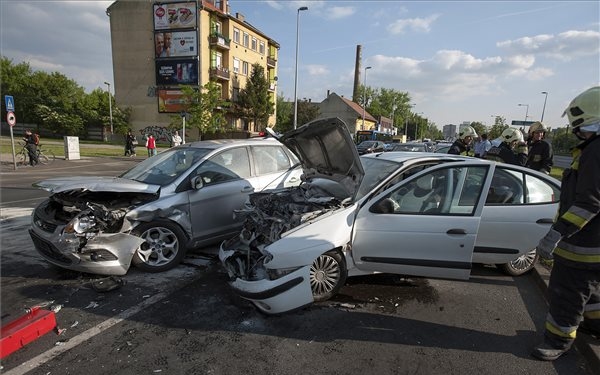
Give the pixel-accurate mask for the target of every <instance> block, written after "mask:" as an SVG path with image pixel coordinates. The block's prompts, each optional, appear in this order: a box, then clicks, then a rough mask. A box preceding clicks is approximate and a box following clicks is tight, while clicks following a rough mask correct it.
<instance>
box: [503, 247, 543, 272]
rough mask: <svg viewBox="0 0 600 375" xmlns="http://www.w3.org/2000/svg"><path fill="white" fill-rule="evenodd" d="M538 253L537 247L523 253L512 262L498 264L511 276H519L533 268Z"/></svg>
mask: <svg viewBox="0 0 600 375" xmlns="http://www.w3.org/2000/svg"><path fill="white" fill-rule="evenodd" d="M537 258H538V254H537V251H536V250H535V249H533V250H531V251H530V252H528V253H527V254H523V255H521V256H520V257H518V258H517V259H515V260H513V261H512V262H508V263H505V264H500V265H498V266H499V267H500V269H501V270H502V271H503V272H504V273H506V274H508V275H511V276H519V275H522V274H524V273H526V272H529V271H531V270H532V269H533V267H534V265H535V262H536V261H537Z"/></svg>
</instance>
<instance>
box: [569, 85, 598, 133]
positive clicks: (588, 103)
mask: <svg viewBox="0 0 600 375" xmlns="http://www.w3.org/2000/svg"><path fill="white" fill-rule="evenodd" d="M565 115H567V116H568V117H569V125H571V126H572V127H573V132H574V133H575V132H577V131H579V130H580V128H582V127H585V128H587V129H581V130H586V131H596V132H597V131H599V129H598V127H599V125H600V86H595V87H592V88H590V89H587V90H586V91H584V92H582V93H581V94H579V95H577V96H576V97H575V99H573V100H572V101H571V103H570V104H569V106H568V107H567V109H565V112H564V113H563V117H564V116H565ZM589 125H592V126H591V127H589Z"/></svg>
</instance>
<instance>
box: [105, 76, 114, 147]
mask: <svg viewBox="0 0 600 375" xmlns="http://www.w3.org/2000/svg"><path fill="white" fill-rule="evenodd" d="M104 84H105V85H106V86H108V115H109V117H110V140H111V141H112V137H113V120H112V98H111V96H110V83H108V82H104Z"/></svg>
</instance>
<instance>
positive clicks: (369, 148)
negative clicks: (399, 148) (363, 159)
mask: <svg viewBox="0 0 600 375" xmlns="http://www.w3.org/2000/svg"><path fill="white" fill-rule="evenodd" d="M356 149H357V150H358V154H359V155H363V154H370V153H372V152H383V151H384V150H385V143H383V142H381V141H362V142H361V143H359V144H358V146H356Z"/></svg>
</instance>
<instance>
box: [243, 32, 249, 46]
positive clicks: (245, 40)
mask: <svg viewBox="0 0 600 375" xmlns="http://www.w3.org/2000/svg"><path fill="white" fill-rule="evenodd" d="M249 43H250V35H248V33H244V42H243V43H242V44H243V45H244V47H248V44H249Z"/></svg>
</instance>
